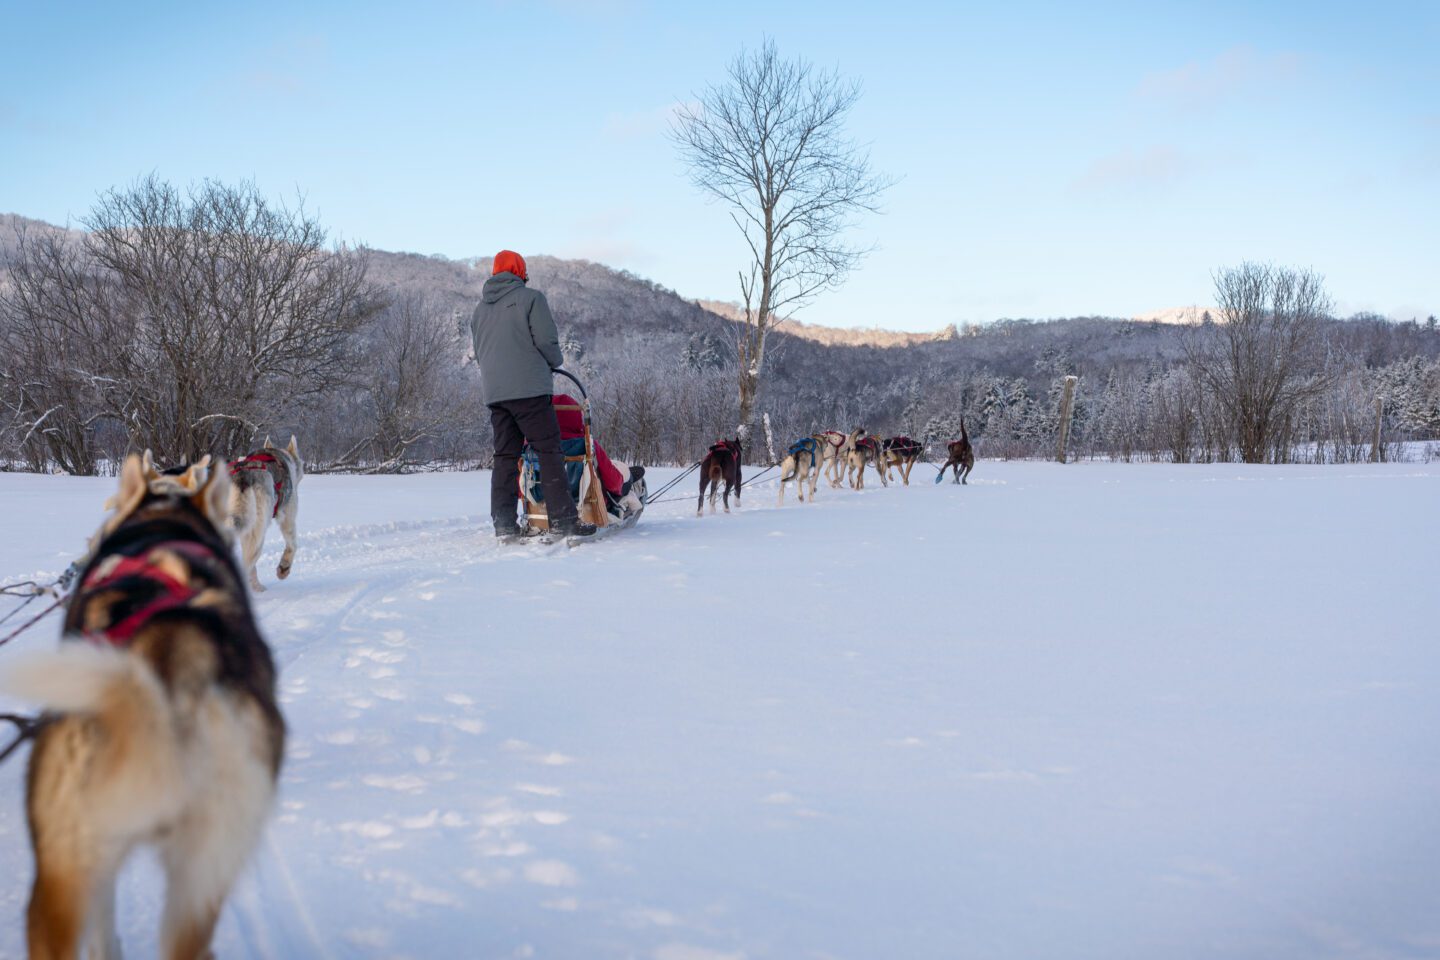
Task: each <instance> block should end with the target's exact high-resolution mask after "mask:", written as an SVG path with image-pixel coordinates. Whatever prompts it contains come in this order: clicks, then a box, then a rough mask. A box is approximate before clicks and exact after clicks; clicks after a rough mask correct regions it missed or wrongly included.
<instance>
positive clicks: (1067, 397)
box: [1055, 377, 1078, 463]
mask: <svg viewBox="0 0 1440 960" xmlns="http://www.w3.org/2000/svg"><path fill="white" fill-rule="evenodd" d="M1077 379H1078V378H1077V377H1066V378H1065V394H1064V396H1062V397H1061V398H1060V439H1059V446H1058V449H1057V450H1056V451H1055V459H1056V460H1057V461H1059V462H1060V463H1064V462H1065V448H1066V446H1068V445H1069V443H1070V415H1071V413H1072V412H1073V410H1074V406H1075V381H1076V380H1077Z"/></svg>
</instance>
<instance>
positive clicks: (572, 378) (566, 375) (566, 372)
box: [550, 367, 590, 400]
mask: <svg viewBox="0 0 1440 960" xmlns="http://www.w3.org/2000/svg"><path fill="white" fill-rule="evenodd" d="M550 372H551V373H553V374H554V375H555V376H557V377H564V378H565V379H566V380H569V381H570V382H571V383H573V384H575V388H576V389H577V390H579V391H580V399H581V400H589V399H590V394H588V393H586V392H585V384H583V383H581V382H580V381H579V380H578V379H577V378H576V376H575V374H573V373H571V372H570V371H569V370H565V369H563V368H561V367H556V368H555V369H554V370H551V371H550Z"/></svg>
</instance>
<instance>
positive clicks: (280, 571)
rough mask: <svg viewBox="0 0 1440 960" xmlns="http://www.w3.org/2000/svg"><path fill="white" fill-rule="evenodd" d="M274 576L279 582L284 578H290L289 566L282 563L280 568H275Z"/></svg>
mask: <svg viewBox="0 0 1440 960" xmlns="http://www.w3.org/2000/svg"><path fill="white" fill-rule="evenodd" d="M275 576H277V577H279V578H280V579H281V580H284V579H285V578H286V577H288V576H290V566H289V564H285V563H282V564H280V566H278V567H276V568H275Z"/></svg>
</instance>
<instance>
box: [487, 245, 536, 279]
mask: <svg viewBox="0 0 1440 960" xmlns="http://www.w3.org/2000/svg"><path fill="white" fill-rule="evenodd" d="M497 273H513V274H515V276H517V277H519V278H520V279H521V280H529V279H530V275H529V274H528V273H526V272H525V258H524V257H522V256H520V254H518V253H516V252H515V251H514V250H501V251H500V252H499V253H497V254H495V263H494V264H493V265H492V266H491V267H490V275H491V276H492V277H493V276H494V275H495V274H497Z"/></svg>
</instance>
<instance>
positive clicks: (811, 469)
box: [696, 418, 975, 513]
mask: <svg viewBox="0 0 1440 960" xmlns="http://www.w3.org/2000/svg"><path fill="white" fill-rule="evenodd" d="M722 445H734V449H733V452H732V457H733V459H734V460H735V461H736V466H735V484H736V497H735V498H736V502H737V503H738V502H739V491H738V487H739V465H738V459H739V458H738V451H739V445H738V441H733V440H726V441H721V443H719V444H716V445H715V446H714V447H711V448H710V454H709V455H708V456H707V457H706V460H705V469H702V470H701V474H700V476H701V481H700V499H701V505H703V502H704V498H705V479H706V477H707V475H709V474H710V473H711V472H712V470H713V469H714V468H713V467H712V466H711V459H712V458H714V457H716V455H717V448H719V447H721V446H722ZM947 451H948V454H949V456H948V458H947V459H946V461H945V465H944V466H943V467H941V468H940V474H939V476H937V477H936V479H935V482H936V483H939V482H940V479H939V478H940V477H943V476H944V475H945V471H946V470H952V471H953V473H954V476H955V482H956V483H967V482H968V481H967V480H966V477H968V476H969V475H970V471H971V470H973V469H975V449H974V447H972V446H971V445H970V434H969V433H968V432H967V431H966V429H965V421H964V419H963V418H962V419H961V421H960V439H959V440H952V441H950V443H949V444H947ZM924 454H925V447H924V445H923V444H921V443H920V442H919V441H918V440H912V439H911V438H909V437H905V436H899V437H889V438H885V437H877V436H873V435H871V434H869V433H867V432H866V430H865V429H864V428H859V429H856V430H852V431H851V432H850V433H848V434H845V433H841V432H840V431H838V430H826V431H824V432H822V433H816V434H811V435H810V436H808V437H801V438H800V439H799V440H797V441H795V443H793V444H791V445H790V449H789V450H788V451H787V452H786V454H785V459H784V460H782V461H781V462H780V483H779V488H780V489H779V496H778V498H777V502H778V503H779V504H780V505H782V506H783V505H784V503H785V485H786V484H787V483H793V484H794V485H795V491H796V495H797V496H798V497H799V498H800V500H801V502H804V501H805V499H806V496H805V494H806V489H807V487H808V489H809V494H810V496H809V499H810V501H811V502H812V503H813V502H814V500H815V488H816V487H817V486H818V485H819V481H820V476H821V474H824V476H825V479H826V480H828V481H829V482H830V486H831V487H840V486H841V485H842V484H845V483H848V484H849V485H850V487H851V489H853V490H863V489H864V488H865V468H866V467H873V468H874V470H875V472H876V473H877V474H879V475H880V483H881V484H882V485H884V486H887V487H888V486H889V485H890V471H891V470H894V471H895V472H896V473H897V474H899V476H900V479H901V481H902V482H903V483H904V484H905V486H907V487H908V486H909V485H910V471H911V470H913V469H914V467H915V464H916V463H918V462H920V460H921V459H922V458H923V457H924ZM725 492H726V498H725V500H726V505H725V511H726V512H727V513H728V512H729V511H730V506H729V493H730V483H729V481H728V479H727V482H726V491H725ZM696 512H697V513H699V512H700V510H699V505H697V510H696ZM710 512H711V513H714V512H715V493H714V487H713V485H712V487H711V493H710Z"/></svg>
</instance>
